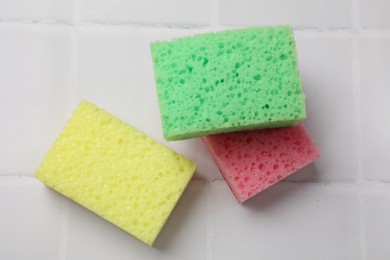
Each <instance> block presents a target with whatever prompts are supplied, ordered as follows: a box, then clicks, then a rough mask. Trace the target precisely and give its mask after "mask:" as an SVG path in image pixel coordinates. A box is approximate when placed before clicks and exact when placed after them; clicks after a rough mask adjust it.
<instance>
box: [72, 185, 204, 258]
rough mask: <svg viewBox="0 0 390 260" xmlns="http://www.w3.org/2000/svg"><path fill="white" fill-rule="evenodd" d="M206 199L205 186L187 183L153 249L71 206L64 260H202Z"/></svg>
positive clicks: (75, 205)
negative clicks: (66, 249) (65, 259)
mask: <svg viewBox="0 0 390 260" xmlns="http://www.w3.org/2000/svg"><path fill="white" fill-rule="evenodd" d="M209 199H210V192H209V188H208V186H207V183H206V182H203V181H191V182H190V184H189V186H188V188H187V190H186V191H185V192H184V194H183V197H182V198H181V199H180V201H179V203H178V204H177V206H176V208H175V209H174V211H173V213H172V215H171V216H170V218H169V219H168V222H167V223H166V225H165V227H164V228H163V230H162V231H161V233H160V235H159V237H158V238H157V240H156V242H155V244H154V245H153V247H149V246H147V245H145V244H143V243H142V242H140V241H138V240H137V239H136V238H135V237H132V236H131V235H129V234H127V233H125V232H124V231H122V230H120V229H119V228H117V227H115V226H114V225H112V224H111V223H109V222H107V221H105V220H103V219H102V218H100V217H99V216H97V215H95V214H94V213H92V212H90V211H88V210H87V209H84V208H82V207H81V206H79V205H77V204H75V203H71V205H70V212H69V214H70V218H69V233H68V242H67V244H68V252H67V259H117V260H120V259H206V246H207V239H206V237H207V221H208V217H209V214H208V211H209ZM91 248H93V249H94V250H91Z"/></svg>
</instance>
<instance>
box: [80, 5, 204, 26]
mask: <svg viewBox="0 0 390 260" xmlns="http://www.w3.org/2000/svg"><path fill="white" fill-rule="evenodd" d="M210 7H211V0H187V1H181V0H164V1H161V0H149V1H127V0H84V1H82V8H81V16H82V20H83V21H86V22H97V23H135V24H175V25H205V24H209V23H210V19H211V8H210Z"/></svg>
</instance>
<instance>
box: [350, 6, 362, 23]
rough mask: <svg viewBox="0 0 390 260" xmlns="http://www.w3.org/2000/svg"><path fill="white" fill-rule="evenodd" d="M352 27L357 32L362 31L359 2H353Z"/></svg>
mask: <svg viewBox="0 0 390 260" xmlns="http://www.w3.org/2000/svg"><path fill="white" fill-rule="evenodd" d="M352 25H353V28H354V29H355V30H361V29H362V27H361V24H360V4H359V0H353V2H352Z"/></svg>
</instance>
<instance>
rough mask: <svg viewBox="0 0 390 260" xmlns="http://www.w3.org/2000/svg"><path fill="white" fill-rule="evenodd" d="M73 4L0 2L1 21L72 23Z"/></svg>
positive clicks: (59, 0) (43, 0)
mask: <svg viewBox="0 0 390 260" xmlns="http://www.w3.org/2000/svg"><path fill="white" fill-rule="evenodd" d="M73 3H74V1H70V0H35V1H29V0H11V1H6V0H5V1H0V20H13V21H15V20H21V21H60V22H71V20H72V17H73Z"/></svg>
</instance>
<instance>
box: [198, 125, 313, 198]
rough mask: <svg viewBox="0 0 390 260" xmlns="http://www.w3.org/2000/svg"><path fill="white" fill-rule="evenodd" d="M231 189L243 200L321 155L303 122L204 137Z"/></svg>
mask: <svg viewBox="0 0 390 260" xmlns="http://www.w3.org/2000/svg"><path fill="white" fill-rule="evenodd" d="M203 141H204V143H205V144H206V146H207V148H208V149H209V151H210V153H211V154H212V156H213V158H214V160H215V162H216V164H217V166H218V168H219V169H220V171H221V173H222V175H223V177H224V178H225V180H226V182H227V183H228V184H229V187H230V189H231V190H232V192H233V194H234V195H235V196H236V198H237V200H238V201H239V202H240V203H241V202H244V201H245V200H247V199H249V198H251V197H252V196H254V195H256V194H258V193H259V192H261V191H263V190H264V189H266V188H268V187H269V186H271V185H273V184H275V183H277V182H278V181H280V180H282V179H283V178H285V177H287V176H289V175H291V174H292V173H294V172H296V171H297V170H299V169H301V168H303V167H304V166H306V165H307V164H309V163H311V162H313V161H314V160H316V159H317V158H318V157H319V155H320V154H319V151H318V149H317V147H316V146H315V144H314V143H313V140H312V139H311V138H310V136H309V134H308V132H307V131H306V129H305V128H304V126H303V124H302V123H300V124H298V125H297V126H292V127H286V128H273V129H262V130H255V131H245V132H237V133H228V134H218V135H210V136H206V137H203Z"/></svg>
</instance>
